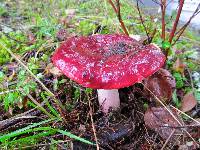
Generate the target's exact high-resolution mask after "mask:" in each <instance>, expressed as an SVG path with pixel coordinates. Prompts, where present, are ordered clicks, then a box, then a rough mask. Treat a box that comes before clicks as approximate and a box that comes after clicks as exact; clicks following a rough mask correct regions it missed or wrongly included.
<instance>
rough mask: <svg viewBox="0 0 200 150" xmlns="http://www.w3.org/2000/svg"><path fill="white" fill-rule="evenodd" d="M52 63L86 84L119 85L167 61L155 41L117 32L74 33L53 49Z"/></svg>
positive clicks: (89, 85) (117, 86) (131, 81)
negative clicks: (145, 40) (145, 43)
mask: <svg viewBox="0 0 200 150" xmlns="http://www.w3.org/2000/svg"><path fill="white" fill-rule="evenodd" d="M52 60H53V63H54V65H55V66H56V67H58V68H59V69H60V70H61V71H62V72H63V73H64V74H65V75H66V76H67V77H69V78H71V79H72V80H74V81H76V82H78V83H79V84H81V85H82V86H84V87H89V88H96V89H119V88H123V87H128V86H130V85H133V84H134V83H136V82H140V81H141V80H143V79H144V78H146V77H148V76H150V75H151V74H153V73H154V72H156V71H157V70H159V68H161V67H162V65H163V64H164V62H165V56H164V54H163V53H162V52H161V50H160V49H159V48H158V47H157V46H155V45H154V44H150V45H146V46H144V45H142V44H140V43H139V42H138V41H136V40H134V39H133V38H131V37H128V36H125V35H118V34H109V35H93V36H88V37H72V38H70V39H68V40H67V41H65V42H64V43H63V44H62V45H61V46H60V47H59V48H58V49H57V50H56V52H55V53H54V55H53V57H52Z"/></svg>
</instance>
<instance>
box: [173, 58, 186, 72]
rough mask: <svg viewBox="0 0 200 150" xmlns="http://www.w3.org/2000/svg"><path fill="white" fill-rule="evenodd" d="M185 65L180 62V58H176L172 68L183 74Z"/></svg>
mask: <svg viewBox="0 0 200 150" xmlns="http://www.w3.org/2000/svg"><path fill="white" fill-rule="evenodd" d="M185 67H186V65H185V64H184V63H183V62H182V60H181V59H180V58H177V60H176V61H175V63H174V65H173V70H174V71H177V72H180V73H181V74H183V73H184V69H185Z"/></svg>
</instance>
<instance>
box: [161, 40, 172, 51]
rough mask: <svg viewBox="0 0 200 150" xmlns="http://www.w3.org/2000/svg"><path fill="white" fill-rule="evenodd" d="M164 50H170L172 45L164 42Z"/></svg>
mask: <svg viewBox="0 0 200 150" xmlns="http://www.w3.org/2000/svg"><path fill="white" fill-rule="evenodd" d="M162 48H163V49H169V48H171V44H170V43H169V42H168V41H164V42H163V43H162Z"/></svg>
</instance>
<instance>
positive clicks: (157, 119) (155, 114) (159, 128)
mask: <svg viewBox="0 0 200 150" xmlns="http://www.w3.org/2000/svg"><path fill="white" fill-rule="evenodd" d="M172 113H173V114H174V116H175V117H176V118H177V120H179V121H180V119H179V117H178V115H177V113H176V112H172ZM144 121H145V124H146V126H148V127H149V128H150V129H153V130H154V131H156V132H158V134H159V135H160V136H161V137H162V138H163V139H167V138H168V137H169V136H170V134H171V133H172V132H173V130H174V129H176V130H175V133H180V132H181V130H179V128H176V127H179V126H180V125H179V124H178V122H177V121H176V120H175V119H174V118H173V117H172V116H171V114H170V113H169V112H168V111H167V110H166V109H165V108H163V107H152V108H150V109H148V110H147V111H146V112H145V115H144Z"/></svg>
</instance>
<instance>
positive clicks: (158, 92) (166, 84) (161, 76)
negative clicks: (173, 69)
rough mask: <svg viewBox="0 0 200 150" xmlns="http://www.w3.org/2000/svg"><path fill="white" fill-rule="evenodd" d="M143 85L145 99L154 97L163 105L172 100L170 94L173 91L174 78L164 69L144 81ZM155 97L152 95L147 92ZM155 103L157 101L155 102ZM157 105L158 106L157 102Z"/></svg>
mask: <svg viewBox="0 0 200 150" xmlns="http://www.w3.org/2000/svg"><path fill="white" fill-rule="evenodd" d="M144 85H145V87H146V89H145V91H146V93H147V97H150V98H151V99H155V96H156V97H157V98H159V99H160V100H161V101H162V102H164V103H169V102H170V101H171V98H172V93H173V91H174V89H175V86H176V82H175V79H174V77H173V76H172V75H171V73H170V72H169V71H167V70H166V69H162V68H161V69H160V70H159V71H157V72H156V73H154V74H153V75H152V76H150V77H148V78H147V79H146V80H144ZM148 89H149V90H150V91H151V92H152V93H153V94H154V95H155V96H154V95H152V94H151V93H150V92H149V90H148ZM156 102H157V101H156ZM157 104H158V105H160V104H159V103H158V102H157Z"/></svg>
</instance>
